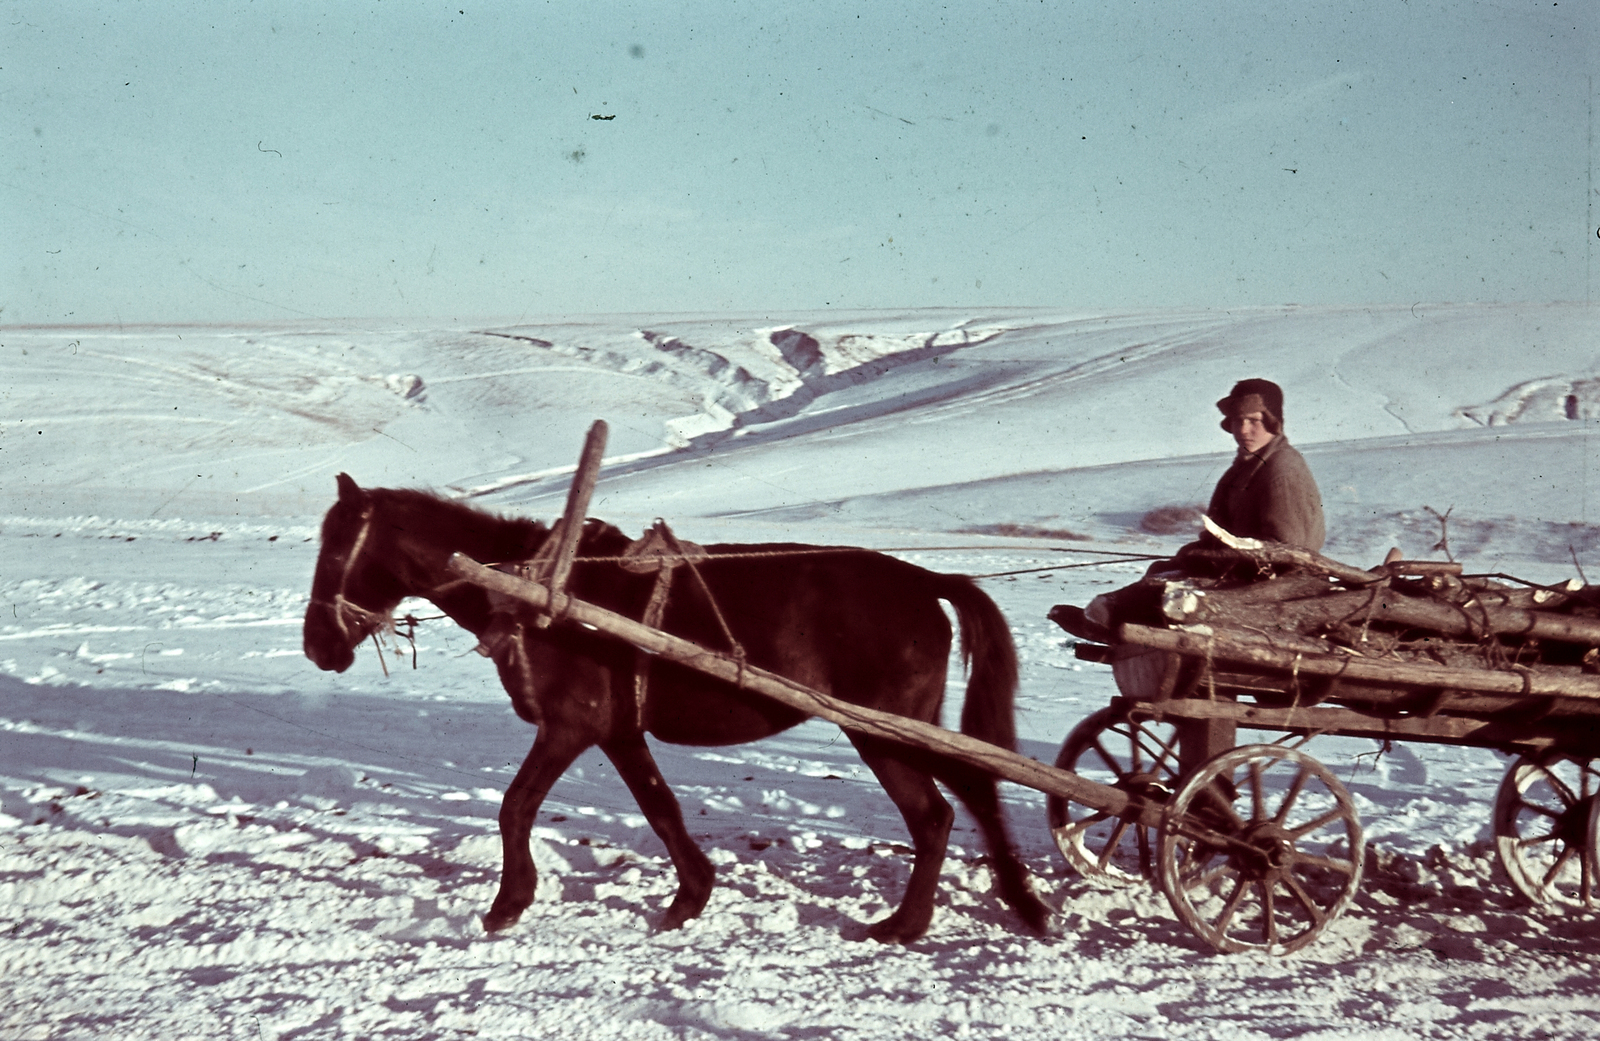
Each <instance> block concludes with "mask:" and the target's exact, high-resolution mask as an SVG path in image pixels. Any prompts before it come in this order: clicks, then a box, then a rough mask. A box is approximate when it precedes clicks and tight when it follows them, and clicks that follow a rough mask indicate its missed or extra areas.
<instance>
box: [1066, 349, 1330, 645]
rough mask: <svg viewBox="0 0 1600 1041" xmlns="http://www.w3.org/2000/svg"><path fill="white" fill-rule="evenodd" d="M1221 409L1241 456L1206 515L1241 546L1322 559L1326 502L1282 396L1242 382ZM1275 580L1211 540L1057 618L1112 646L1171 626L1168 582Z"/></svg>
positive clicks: (1274, 388) (1265, 385)
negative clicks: (1286, 420)
mask: <svg viewBox="0 0 1600 1041" xmlns="http://www.w3.org/2000/svg"><path fill="white" fill-rule="evenodd" d="M1217 408H1218V409H1219V410H1220V411H1221V412H1222V415H1223V420H1222V429H1224V430H1226V431H1227V432H1228V433H1230V434H1232V435H1233V440H1234V442H1235V443H1236V444H1238V446H1239V454H1238V455H1237V456H1235V457H1234V460H1233V465H1232V466H1230V467H1229V468H1228V471H1227V472H1226V473H1224V474H1223V475H1222V479H1221V480H1220V481H1218V482H1217V487H1216V490H1215V491H1214V492H1212V493H1211V505H1210V507H1209V508H1208V509H1207V510H1206V513H1207V515H1208V516H1209V517H1210V518H1211V519H1212V520H1213V521H1215V522H1216V523H1217V525H1218V526H1220V527H1222V528H1223V529H1225V530H1226V531H1227V532H1229V533H1230V534H1232V535H1237V536H1239V537H1241V538H1252V539H1260V540H1262V541H1264V542H1278V543H1282V544H1284V545H1287V546H1294V547H1296V548H1298V549H1305V550H1310V551H1311V552H1313V553H1317V552H1321V550H1322V544H1323V542H1324V540H1325V539H1326V535H1327V532H1326V529H1325V527H1324V525H1323V519H1322V494H1321V493H1320V492H1319V491H1318V490H1317V482H1316V481H1315V480H1314V479H1313V478H1312V476H1311V469H1310V467H1308V466H1306V461H1305V458H1304V457H1302V456H1301V455H1300V453H1299V452H1297V451H1295V449H1294V447H1293V446H1291V445H1290V444H1289V439H1288V438H1287V437H1286V436H1285V435H1284V433H1283V389H1282V388H1280V387H1279V386H1278V385H1277V384H1276V383H1273V382H1272V381H1271V380H1263V379H1248V380H1240V381H1239V382H1238V383H1235V384H1234V385H1233V390H1232V391H1230V392H1229V394H1228V396H1227V397H1225V398H1223V399H1222V400H1221V401H1218V402H1217ZM1269 573H1271V572H1270V571H1263V570H1262V569H1261V568H1260V567H1259V566H1257V565H1255V564H1252V563H1249V562H1248V561H1245V562H1241V559H1240V558H1239V557H1238V555H1237V554H1236V553H1234V552H1233V551H1231V550H1228V549H1226V548H1225V547H1224V546H1223V545H1222V543H1221V542H1220V541H1218V540H1217V539H1216V537H1215V536H1213V535H1211V534H1210V533H1205V534H1202V535H1201V536H1200V538H1199V540H1198V541H1195V542H1191V543H1189V544H1188V545H1186V546H1184V547H1183V548H1182V549H1180V550H1178V553H1177V556H1175V557H1174V558H1172V559H1170V560H1158V561H1156V562H1155V563H1154V564H1152V565H1150V568H1149V570H1148V571H1146V572H1145V580H1144V581H1142V582H1136V583H1134V584H1133V585H1131V586H1127V587H1125V588H1123V589H1119V590H1116V591H1115V592H1111V593H1105V594H1102V595H1101V596H1098V597H1096V598H1095V599H1094V601H1093V602H1092V603H1091V604H1090V605H1089V607H1088V609H1087V610H1086V611H1085V610H1080V609H1079V608H1077V607H1073V606H1071V605H1068V604H1062V605H1058V606H1057V607H1055V608H1053V609H1052V610H1051V612H1050V618H1051V619H1052V620H1053V621H1054V622H1055V623H1056V624H1057V625H1060V626H1061V627H1062V628H1063V629H1066V630H1067V631H1068V632H1070V633H1072V634H1073V635H1074V636H1080V637H1083V638H1085V639H1089V640H1094V641H1096V642H1100V643H1109V642H1111V640H1112V633H1113V632H1114V631H1115V629H1116V626H1117V624H1118V623H1120V622H1124V621H1132V622H1138V623H1140V624H1143V625H1161V624H1164V622H1163V620H1162V617H1161V598H1162V596H1163V594H1164V590H1165V588H1166V581H1167V580H1170V579H1174V578H1179V577H1184V576H1187V577H1189V578H1200V579H1210V580H1216V581H1219V582H1223V583H1238V582H1253V581H1256V580H1258V579H1260V578H1261V577H1263V576H1264V575H1265V574H1269Z"/></svg>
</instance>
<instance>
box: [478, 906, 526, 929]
mask: <svg viewBox="0 0 1600 1041" xmlns="http://www.w3.org/2000/svg"><path fill="white" fill-rule="evenodd" d="M521 917H522V912H521V911H497V910H495V909H494V908H490V909H489V913H488V914H486V915H484V916H483V931H484V932H486V933H498V932H503V931H505V930H506V929H509V928H511V927H512V926H513V925H516V924H517V920H518V919H519V918H521Z"/></svg>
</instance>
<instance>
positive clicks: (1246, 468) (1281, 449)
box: [1206, 379, 1327, 553]
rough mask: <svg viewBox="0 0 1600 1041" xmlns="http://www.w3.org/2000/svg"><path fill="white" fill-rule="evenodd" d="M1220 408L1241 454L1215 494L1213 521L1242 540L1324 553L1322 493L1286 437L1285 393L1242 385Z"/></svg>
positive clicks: (1256, 383) (1255, 382) (1266, 383)
mask: <svg viewBox="0 0 1600 1041" xmlns="http://www.w3.org/2000/svg"><path fill="white" fill-rule="evenodd" d="M1217 408H1218V409H1219V410H1220V411H1221V412H1222V415H1223V420H1222V429H1224V430H1226V431H1227V432H1228V433H1230V434H1232V435H1233V440H1234V442H1235V443H1237V444H1238V446H1239V454H1238V456H1236V457H1235V458H1234V461H1233V465H1232V466H1231V467H1229V468H1228V472H1227V473H1225V474H1223V475H1222V480H1220V481H1218V482H1217V488H1216V491H1214V492H1212V493H1211V506H1210V508H1209V509H1207V510H1206V512H1207V513H1208V514H1209V515H1210V517H1211V519H1212V520H1214V521H1216V522H1217V524H1219V525H1221V526H1222V527H1223V528H1225V529H1227V530H1228V531H1229V532H1231V533H1232V534H1234V535H1238V536H1240V537H1241V538H1252V539H1261V540H1263V541H1266V542H1281V543H1284V544H1285V545H1288V546H1296V547H1298V548H1300V549H1309V550H1311V551H1312V552H1313V553H1317V552H1320V551H1321V550H1322V543H1323V541H1324V539H1325V538H1326V537H1327V531H1326V529H1325V528H1324V526H1323V520H1322V494H1321V493H1320V492H1319V491H1317V482H1316V481H1315V480H1314V479H1313V478H1312V476H1311V469H1310V467H1308V466H1306V461H1305V458H1304V457H1303V456H1301V455H1300V453H1299V452H1297V451H1295V449H1294V447H1293V446H1291V445H1290V444H1289V439H1288V438H1287V437H1286V436H1285V435H1284V433H1283V390H1282V388H1280V387H1279V386H1278V385H1277V384H1276V383H1273V382H1272V381H1271V380H1262V379H1249V380H1240V381H1239V382H1238V383H1235V384H1234V385H1233V390H1232V391H1231V392H1229V394H1228V396H1227V397H1225V398H1223V399H1222V400H1221V401H1219V402H1217Z"/></svg>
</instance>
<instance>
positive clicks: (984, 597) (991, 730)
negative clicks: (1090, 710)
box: [938, 575, 1017, 751]
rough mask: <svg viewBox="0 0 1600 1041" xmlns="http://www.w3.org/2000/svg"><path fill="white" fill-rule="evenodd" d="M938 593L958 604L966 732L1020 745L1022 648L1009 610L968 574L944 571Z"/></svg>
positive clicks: (963, 726) (1013, 746)
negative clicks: (1018, 707)
mask: <svg viewBox="0 0 1600 1041" xmlns="http://www.w3.org/2000/svg"><path fill="white" fill-rule="evenodd" d="M939 578H940V584H939V591H938V595H939V597H940V598H941V599H943V600H947V601H949V602H950V605H951V606H952V607H954V608H955V609H956V618H957V620H958V621H960V623H961V660H962V661H963V662H964V663H965V664H966V666H967V670H968V671H967V676H968V678H967V697H966V700H965V701H964V702H963V703H962V705H961V732H962V733H963V734H966V735H968V736H970V737H976V738H978V739H980V740H982V741H987V742H989V743H990V744H992V745H999V746H1000V747H1001V748H1006V749H1010V750H1012V751H1015V750H1016V747H1017V720H1016V706H1015V700H1016V692H1017V648H1016V645H1015V644H1014V643H1012V641H1011V627H1010V626H1009V625H1008V624H1006V618H1005V615H1003V614H1001V613H1000V608H999V607H997V606H995V602H994V601H993V600H990V599H989V597H988V594H986V593H985V592H984V591H983V590H981V589H979V588H978V586H977V583H975V582H973V581H972V579H970V578H968V577H966V576H965V575H940V576H939Z"/></svg>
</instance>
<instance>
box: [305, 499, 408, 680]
mask: <svg viewBox="0 0 1600 1041" xmlns="http://www.w3.org/2000/svg"><path fill="white" fill-rule="evenodd" d="M372 511H373V504H372V503H370V502H369V503H368V504H367V507H366V509H364V510H362V511H361V528H360V530H358V531H357V532H356V539H355V542H353V543H352V544H351V546H350V555H349V556H347V557H345V561H344V570H343V571H342V572H340V573H339V589H338V591H337V592H335V593H334V594H333V599H331V600H318V599H316V598H315V597H313V598H312V600H311V602H312V603H313V604H320V605H322V606H323V607H329V608H332V609H333V621H334V624H335V625H337V626H338V627H339V633H340V635H342V636H343V637H344V638H345V639H346V640H349V642H350V645H351V646H352V647H354V646H355V645H356V644H358V643H360V642H361V641H362V640H365V639H366V638H367V637H369V636H370V637H372V642H373V643H374V644H376V643H377V642H378V633H380V632H383V631H385V630H392V629H393V628H394V619H393V618H391V617H390V616H388V615H382V614H379V613H378V612H376V611H369V610H367V609H366V608H365V607H362V606H361V605H360V604H357V603H354V602H352V601H350V600H347V599H345V595H344V591H345V587H346V586H347V585H349V584H350V572H351V571H353V570H355V566H356V560H357V558H359V557H360V556H361V551H362V550H363V549H365V548H366V545H367V536H368V535H370V534H371V533H372ZM352 632H354V633H356V634H357V635H356V637H355V638H354V639H351V638H350V636H351V633H352ZM378 660H379V661H380V662H381V661H382V660H383V653H382V650H381V649H380V650H379V653H378ZM383 671H384V673H385V674H387V673H388V671H389V668H388V666H387V665H386V666H384V670H383Z"/></svg>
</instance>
